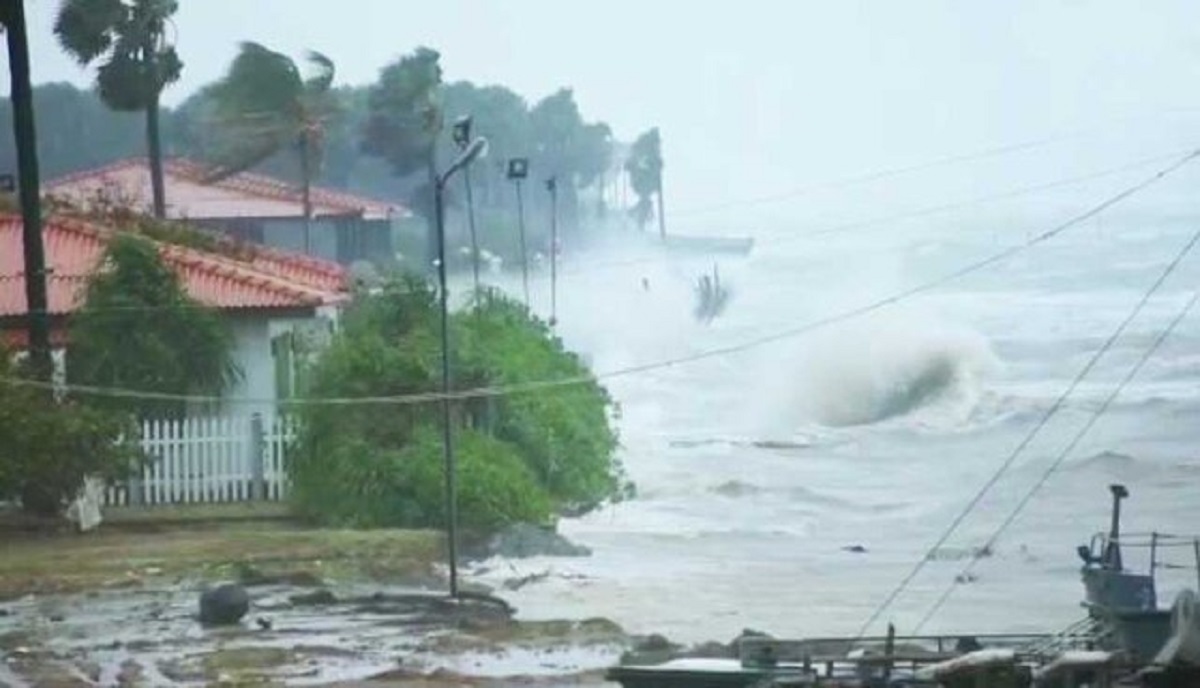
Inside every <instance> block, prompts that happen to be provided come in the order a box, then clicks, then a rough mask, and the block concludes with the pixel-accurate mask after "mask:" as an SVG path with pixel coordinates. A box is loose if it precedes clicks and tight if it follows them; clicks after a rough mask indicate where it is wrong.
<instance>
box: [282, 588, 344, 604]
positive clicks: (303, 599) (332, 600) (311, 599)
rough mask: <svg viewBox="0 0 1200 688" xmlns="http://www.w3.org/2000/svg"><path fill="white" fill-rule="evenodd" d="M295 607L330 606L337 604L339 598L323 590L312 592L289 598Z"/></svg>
mask: <svg viewBox="0 0 1200 688" xmlns="http://www.w3.org/2000/svg"><path fill="white" fill-rule="evenodd" d="M288 602H291V603H292V605H293V606H297V607H319V606H323V605H329V604H337V602H338V599H337V596H336V595H334V594H333V593H332V592H330V591H329V590H327V589H325V588H322V589H320V590H314V591H312V592H305V593H301V594H299V595H292V596H291V597H289V598H288Z"/></svg>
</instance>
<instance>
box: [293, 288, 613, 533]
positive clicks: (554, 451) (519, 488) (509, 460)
mask: <svg viewBox="0 0 1200 688" xmlns="http://www.w3.org/2000/svg"><path fill="white" fill-rule="evenodd" d="M439 324H440V320H439V316H438V309H437V300H436V295H435V294H434V292H433V291H432V290H431V289H430V288H429V287H428V286H427V285H426V284H425V283H424V282H422V281H420V280H416V279H403V280H399V281H397V282H394V283H391V284H389V285H388V286H386V287H385V288H384V289H382V291H381V292H380V293H377V294H374V295H361V296H360V297H359V298H358V299H357V301H356V303H355V305H354V306H353V307H352V308H351V309H350V310H349V311H348V312H347V313H346V315H345V317H344V319H343V327H342V330H341V332H340V333H339V334H338V335H337V336H336V337H335V339H334V342H333V343H332V345H331V346H330V348H329V349H328V350H327V351H326V352H325V353H324V354H323V355H322V356H321V357H320V359H319V360H318V361H317V363H316V364H315V367H314V369H313V370H312V371H311V372H310V375H309V376H308V377H307V379H309V380H310V381H311V383H310V387H309V389H307V390H306V394H307V396H311V397H321V398H348V397H355V398H363V397H397V396H406V395H412V394H420V393H426V392H430V391H436V390H438V389H439V384H440V371H441V367H440V366H441V349H440V339H439V336H438V335H439V332H438V327H439ZM451 325H452V336H451V340H452V348H451V365H452V370H453V375H454V380H455V389H458V390H463V389H476V388H481V387H489V386H502V385H512V384H520V383H524V382H530V381H538V380H550V379H553V380H559V379H569V380H573V381H575V384H571V385H565V386H561V387H550V388H545V389H541V390H538V391H529V392H521V393H516V394H512V395H504V396H495V397H489V396H476V397H473V398H469V399H461V400H455V402H454V404H453V408H452V417H453V419H454V420H453V423H454V435H455V454H456V457H457V461H458V479H459V480H458V482H459V513H460V518H461V520H462V522H463V523H464V524H465V525H468V526H473V527H478V528H493V527H496V526H500V525H503V524H506V523H512V522H517V521H538V522H544V521H547V520H549V518H550V517H551V516H552V514H553V513H554V512H555V511H557V510H560V509H566V508H570V509H572V510H578V509H579V508H581V507H584V508H586V507H590V506H594V505H597V504H599V503H600V502H602V501H604V500H606V499H612V498H618V497H620V496H621V495H623V494H625V491H626V490H627V489H628V487H627V485H626V484H625V481H624V478H623V473H622V471H621V468H620V464H619V463H618V462H617V460H616V457H615V454H616V449H617V437H616V433H615V431H614V430H613V428H612V418H611V410H612V404H611V401H610V399H609V397H608V394H607V393H606V392H605V391H604V389H603V388H602V387H601V386H600V385H599V384H598V383H597V382H596V380H595V379H594V378H593V377H592V376H591V374H590V373H589V372H588V370H587V368H586V367H585V366H584V365H583V364H582V363H581V361H580V360H579V359H578V357H576V356H575V355H574V354H572V353H570V352H568V351H566V350H565V349H564V348H563V345H562V342H561V341H559V340H558V338H556V337H555V336H554V335H553V333H552V332H551V331H550V329H549V328H548V327H547V326H546V325H545V324H544V323H542V322H541V321H539V320H537V319H536V318H535V317H533V316H532V315H531V314H530V313H529V312H528V311H527V310H526V309H525V308H524V307H523V306H521V305H519V304H517V303H515V302H513V301H512V300H510V299H507V298H506V297H504V296H502V295H500V294H498V293H495V292H487V293H485V294H483V295H481V297H480V298H479V299H478V301H477V303H475V304H472V306H471V307H468V308H467V309H465V310H464V311H463V312H461V313H458V314H456V315H455V316H454V317H453V318H452V322H451ZM300 419H301V429H300V437H299V447H298V449H299V451H298V452H297V453H296V458H295V459H294V461H293V464H292V479H293V486H294V487H293V496H294V500H295V504H296V507H297V509H298V511H299V512H300V513H301V514H303V515H305V516H307V517H309V518H311V519H313V520H316V521H320V522H326V523H335V524H341V525H354V526H385V525H390V526H439V525H441V523H442V519H443V510H444V503H443V487H442V486H443V481H444V474H443V470H442V467H443V462H442V445H441V441H442V440H441V438H442V435H441V406H440V404H439V403H437V402H433V403H429V402H426V403H415V404H414V403H408V404H396V403H389V402H384V401H381V402H380V403H374V404H355V405H310V406H305V407H303V409H302V411H301V414H300Z"/></svg>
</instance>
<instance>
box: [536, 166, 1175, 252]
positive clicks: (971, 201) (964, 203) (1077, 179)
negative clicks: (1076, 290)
mask: <svg viewBox="0 0 1200 688" xmlns="http://www.w3.org/2000/svg"><path fill="white" fill-rule="evenodd" d="M1189 150H1190V149H1189ZM1186 152H1187V151H1173V152H1171V153H1166V154H1161V155H1154V156H1150V157H1146V158H1139V159H1137V160H1134V161H1131V162H1128V163H1125V164H1123V165H1119V166H1116V167H1110V168H1106V169H1103V170H1098V171H1095V172H1089V173H1086V174H1082V175H1077V176H1074V177H1067V178H1063V179H1056V180H1053V181H1049V182H1045V183H1042V184H1035V185H1031V186H1025V187H1020V188H1016V189H1010V190H1008V191H1001V192H997V193H994V194H986V195H981V196H975V197H973V198H966V199H963V200H959V201H952V202H950V203H940V204H937V205H931V206H926V207H923V208H916V209H913V210H906V211H903V212H899V213H892V214H889V215H882V216H876V217H871V218H867V219H864V220H853V221H850V222H842V223H838V224H833V225H829V226H827V227H822V228H819V229H815V230H811V231H806V232H801V233H798V234H795V235H792V236H783V237H773V238H763V239H761V240H758V239H756V240H755V246H756V247H767V248H770V247H772V246H778V245H782V244H789V243H793V242H796V241H801V240H805V239H812V238H814V237H821V236H827V235H831V234H841V233H843V232H849V231H852V230H858V229H866V228H869V227H874V226H878V225H883V224H888V223H891V222H896V221H900V220H914V219H918V218H922V217H929V216H932V215H938V214H941V213H946V212H951V211H954V210H963V209H967V208H972V207H975V206H978V205H984V204H987V203H994V202H996V201H1003V200H1009V199H1012V198H1019V197H1021V196H1027V195H1033V194H1038V193H1042V192H1046V191H1053V190H1056V189H1060V188H1064V187H1069V186H1074V185H1076V184H1081V183H1084V182H1089V181H1094V180H1096V179H1102V178H1105V177H1110V176H1114V175H1117V174H1122V173H1125V172H1129V171H1132V170H1136V169H1140V168H1142V167H1146V166H1147V165H1150V164H1153V163H1157V162H1162V161H1163V160H1173V159H1176V158H1178V157H1179V156H1180V155H1183V154H1185V153H1186ZM661 261H662V256H655V257H650V258H631V259H624V260H614V261H606V262H602V263H591V264H580V265H574V266H570V267H568V268H566V269H564V270H560V274H563V275H580V274H589V273H592V272H600V271H603V270H609V269H614V268H621V267H628V266H631V265H642V264H648V263H658V262H661Z"/></svg>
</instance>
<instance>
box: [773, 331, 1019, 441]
mask: <svg viewBox="0 0 1200 688" xmlns="http://www.w3.org/2000/svg"><path fill="white" fill-rule="evenodd" d="M796 360H797V361H798V363H799V370H798V372H797V377H796V380H797V382H798V384H797V385H796V386H795V388H794V391H793V393H792V397H793V401H794V406H795V408H798V409H799V410H800V411H801V413H802V414H803V415H804V416H806V417H807V418H808V419H809V420H811V421H815V422H817V423H820V424H822V425H826V426H851V425H867V424H873V423H880V422H882V421H887V420H889V419H894V418H900V417H905V418H906V419H907V420H911V421H914V422H916V423H919V424H923V425H937V426H943V425H955V424H961V423H963V422H965V421H966V420H967V419H968V418H969V417H970V416H971V413H972V411H973V410H974V409H975V407H976V405H977V404H978V402H979V399H980V396H981V394H982V383H983V378H984V377H985V376H986V374H987V373H988V372H989V371H990V370H991V369H992V368H993V367H994V366H995V365H996V358H995V356H994V355H993V354H992V352H991V349H990V347H989V346H988V344H987V342H986V341H985V340H984V339H983V338H982V337H980V336H979V335H977V334H975V333H972V332H966V331H962V330H956V329H950V328H946V327H942V326H938V325H936V324H931V323H928V322H925V323H916V322H913V321H911V320H908V321H902V320H881V319H876V320H872V321H869V322H866V323H863V324H861V325H858V326H856V327H853V328H843V329H841V330H839V331H838V332H836V333H833V334H832V335H830V336H827V337H824V338H822V339H820V340H819V341H817V342H815V343H814V344H812V345H810V346H809V347H807V348H806V349H805V350H804V351H802V352H801V356H799V357H798V358H797V359H796Z"/></svg>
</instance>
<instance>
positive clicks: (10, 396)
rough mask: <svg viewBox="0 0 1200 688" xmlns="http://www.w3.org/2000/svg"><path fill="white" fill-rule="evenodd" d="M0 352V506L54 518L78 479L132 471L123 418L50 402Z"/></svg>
mask: <svg viewBox="0 0 1200 688" xmlns="http://www.w3.org/2000/svg"><path fill="white" fill-rule="evenodd" d="M10 361H11V356H10V355H9V354H8V353H7V352H4V351H3V350H0V378H3V380H4V382H3V383H0V500H8V499H20V500H21V503H22V506H23V507H24V509H25V510H26V511H28V512H30V513H34V514H37V515H40V516H54V515H57V514H58V513H59V512H60V510H61V509H62V508H63V507H64V506H66V504H67V503H68V502H69V501H70V500H71V499H72V498H74V497H75V495H76V493H77V492H78V490H79V488H80V487H81V486H82V485H83V479H84V478H85V477H88V476H95V477H99V478H102V479H115V478H119V477H123V476H125V475H127V473H128V471H130V470H131V469H133V468H134V467H135V466H137V465H138V461H139V458H140V454H139V453H138V452H137V451H136V448H135V447H134V444H135V443H128V442H123V441H122V440H123V439H126V438H131V437H135V434H134V432H135V428H134V427H133V425H132V423H130V422H129V419H128V417H127V416H124V415H122V414H119V413H113V412H109V411H105V410H101V409H96V408H90V407H87V406H83V405H80V404H78V403H75V402H73V401H70V400H64V399H56V398H55V397H54V395H53V394H52V393H51V392H49V391H47V390H46V389H44V388H41V387H34V386H26V385H25V384H23V383H22V381H24V380H28V379H29V378H28V377H27V375H26V374H25V371H23V370H20V369H19V366H16V365H13V364H12V363H11V362H10Z"/></svg>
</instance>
